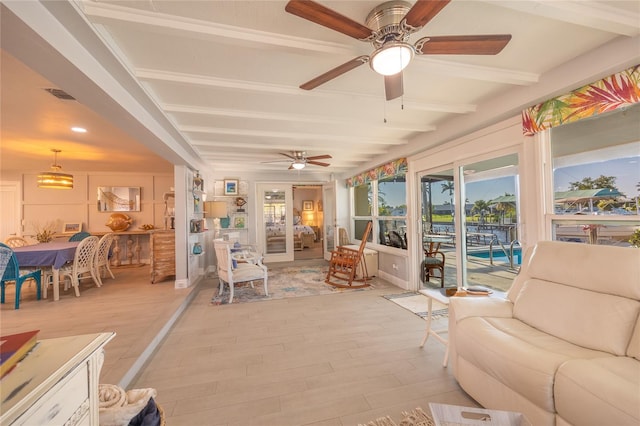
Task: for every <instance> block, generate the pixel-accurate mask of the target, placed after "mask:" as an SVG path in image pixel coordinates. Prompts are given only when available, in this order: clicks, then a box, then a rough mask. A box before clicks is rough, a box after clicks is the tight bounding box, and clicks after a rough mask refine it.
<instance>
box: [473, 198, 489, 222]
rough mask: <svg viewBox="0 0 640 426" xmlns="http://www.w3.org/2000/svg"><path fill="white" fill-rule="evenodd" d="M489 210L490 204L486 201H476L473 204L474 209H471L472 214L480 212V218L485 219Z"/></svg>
mask: <svg viewBox="0 0 640 426" xmlns="http://www.w3.org/2000/svg"><path fill="white" fill-rule="evenodd" d="M487 210H489V203H488V202H486V201H485V200H476V202H475V203H473V207H471V213H473V212H478V213H479V214H480V218H481V219H482V218H484V212H486V211H487Z"/></svg>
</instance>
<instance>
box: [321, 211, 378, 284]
mask: <svg viewBox="0 0 640 426" xmlns="http://www.w3.org/2000/svg"><path fill="white" fill-rule="evenodd" d="M370 233H371V222H369V223H368V224H367V227H366V229H365V230H364V234H363V235H362V241H361V242H360V248H359V249H358V250H354V249H350V248H347V247H343V246H338V247H336V249H335V250H334V251H332V252H331V260H330V261H329V271H328V272H327V278H326V279H325V280H324V282H325V283H327V284H330V285H332V286H334V287H341V288H363V287H368V286H369V285H370V284H369V283H368V282H367V278H368V272H367V264H366V262H365V261H364V255H363V253H364V248H365V246H366V245H367V238H369V234H370ZM358 268H360V269H361V271H362V277H358ZM332 280H333V281H332ZM335 280H338V281H337V282H336V281H335ZM354 282H355V283H356V284H355V285H354Z"/></svg>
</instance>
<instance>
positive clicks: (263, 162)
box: [260, 159, 291, 164]
mask: <svg viewBox="0 0 640 426" xmlns="http://www.w3.org/2000/svg"><path fill="white" fill-rule="evenodd" d="M289 162H291V160H284V159H282V160H269V161H261V162H260V164H271V163H289Z"/></svg>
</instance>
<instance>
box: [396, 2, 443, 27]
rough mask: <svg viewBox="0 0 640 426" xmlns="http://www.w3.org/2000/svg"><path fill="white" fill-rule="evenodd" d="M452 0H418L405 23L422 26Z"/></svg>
mask: <svg viewBox="0 0 640 426" xmlns="http://www.w3.org/2000/svg"><path fill="white" fill-rule="evenodd" d="M450 1H451V0H418V1H416V2H415V4H414V5H413V6H412V7H411V9H410V10H409V11H408V12H407V14H406V15H405V17H404V20H405V23H406V24H407V25H409V26H410V27H413V28H421V27H423V26H425V25H426V24H427V23H428V22H429V21H431V20H432V19H433V18H434V17H435V16H436V15H437V14H438V13H440V11H441V10H442V9H444V7H445V6H446V5H447V4H449V2H450Z"/></svg>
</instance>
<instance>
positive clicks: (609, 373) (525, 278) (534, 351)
mask: <svg viewBox="0 0 640 426" xmlns="http://www.w3.org/2000/svg"><path fill="white" fill-rule="evenodd" d="M639 315H640V249H637V248H625V247H611V246H600V245H588V244H580V243H563V242H551V241H544V242H540V243H538V244H537V245H536V246H535V247H532V248H531V249H529V250H527V253H526V255H525V257H524V259H523V262H522V267H521V270H520V273H519V274H518V276H517V277H516V279H515V280H514V282H513V284H512V286H511V288H510V290H509V291H508V293H507V297H506V299H501V298H488V297H471V296H469V297H455V298H452V299H451V301H450V305H449V341H450V351H451V362H452V365H451V366H452V368H453V372H454V375H455V377H456V379H457V380H458V382H459V383H460V386H462V388H463V389H464V390H465V391H466V392H467V393H468V394H469V395H470V396H471V397H472V398H474V399H475V400H476V401H477V402H478V403H480V404H481V405H483V406H484V407H485V408H489V409H499V410H508V411H517V412H521V413H523V414H524V415H525V416H526V418H527V419H528V420H529V422H531V424H532V425H535V426H540V425H560V426H563V425H598V426H602V425H616V426H617V425H636V426H637V425H639V424H640V318H639Z"/></svg>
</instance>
